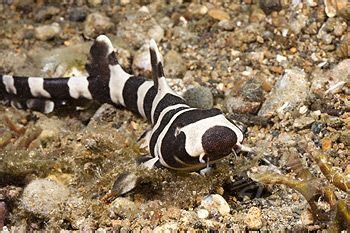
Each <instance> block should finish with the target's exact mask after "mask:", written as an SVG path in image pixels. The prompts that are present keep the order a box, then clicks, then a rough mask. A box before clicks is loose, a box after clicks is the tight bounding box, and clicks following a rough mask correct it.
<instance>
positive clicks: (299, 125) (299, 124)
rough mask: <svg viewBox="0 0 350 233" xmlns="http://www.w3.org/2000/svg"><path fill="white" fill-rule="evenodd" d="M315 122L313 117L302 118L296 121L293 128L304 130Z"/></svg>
mask: <svg viewBox="0 0 350 233" xmlns="http://www.w3.org/2000/svg"><path fill="white" fill-rule="evenodd" d="M314 122H315V119H314V118H312V117H307V116H304V117H300V118H297V119H295V120H294V123H293V127H294V128H296V129H304V128H307V127H309V126H310V125H311V124H312V123H314Z"/></svg>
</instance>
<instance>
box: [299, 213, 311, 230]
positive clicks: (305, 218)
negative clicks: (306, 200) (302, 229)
mask: <svg viewBox="0 0 350 233" xmlns="http://www.w3.org/2000/svg"><path fill="white" fill-rule="evenodd" d="M300 220H301V222H302V223H303V225H304V226H308V225H311V224H313V223H314V218H313V216H312V213H311V212H310V211H309V210H304V211H303V212H302V213H301V216H300Z"/></svg>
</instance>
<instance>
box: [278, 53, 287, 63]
mask: <svg viewBox="0 0 350 233" xmlns="http://www.w3.org/2000/svg"><path fill="white" fill-rule="evenodd" d="M276 61H277V62H278V63H282V62H285V61H287V58H286V57H285V56H282V55H280V54H277V56H276Z"/></svg>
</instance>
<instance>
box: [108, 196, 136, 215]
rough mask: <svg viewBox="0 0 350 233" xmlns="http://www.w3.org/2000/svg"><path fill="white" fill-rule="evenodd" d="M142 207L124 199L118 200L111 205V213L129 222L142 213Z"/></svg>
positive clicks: (119, 198)
mask: <svg viewBox="0 0 350 233" xmlns="http://www.w3.org/2000/svg"><path fill="white" fill-rule="evenodd" d="M140 210H141V209H140V206H139V205H137V204H136V203H135V202H133V201H130V200H129V199H127V198H124V197H118V198H116V199H115V200H114V201H113V202H112V203H111V204H110V208H109V211H110V213H111V214H112V215H114V214H115V215H117V216H119V217H122V218H127V219H129V220H132V219H135V218H136V217H137V216H138V215H139V213H140Z"/></svg>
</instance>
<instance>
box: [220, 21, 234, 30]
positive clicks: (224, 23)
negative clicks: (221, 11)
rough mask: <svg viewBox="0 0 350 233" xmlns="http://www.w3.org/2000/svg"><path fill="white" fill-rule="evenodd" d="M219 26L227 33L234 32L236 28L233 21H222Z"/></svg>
mask: <svg viewBox="0 0 350 233" xmlns="http://www.w3.org/2000/svg"><path fill="white" fill-rule="evenodd" d="M218 26H219V28H221V29H223V30H225V31H232V30H233V29H234V28H235V24H234V22H233V21H231V20H226V19H224V20H221V21H220V22H219V23H218Z"/></svg>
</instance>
